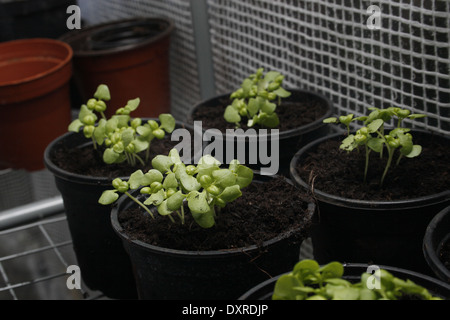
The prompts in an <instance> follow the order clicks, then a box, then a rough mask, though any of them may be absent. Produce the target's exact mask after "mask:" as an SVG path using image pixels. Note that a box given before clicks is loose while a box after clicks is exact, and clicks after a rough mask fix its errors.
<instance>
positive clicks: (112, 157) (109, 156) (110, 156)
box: [103, 148, 120, 164]
mask: <svg viewBox="0 0 450 320" xmlns="http://www.w3.org/2000/svg"><path fill="white" fill-rule="evenodd" d="M119 157H120V154H118V153H116V152H114V150H113V149H112V148H108V149H106V150H105V152H103V161H104V162H105V163H106V164H112V163H116V161H118V160H119Z"/></svg>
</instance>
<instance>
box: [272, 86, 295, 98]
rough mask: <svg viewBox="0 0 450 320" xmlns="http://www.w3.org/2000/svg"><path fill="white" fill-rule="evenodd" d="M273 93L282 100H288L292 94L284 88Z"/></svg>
mask: <svg viewBox="0 0 450 320" xmlns="http://www.w3.org/2000/svg"><path fill="white" fill-rule="evenodd" d="M273 93H275V94H276V95H277V96H279V97H281V98H287V97H290V96H291V93H290V92H289V91H287V90H285V89H283V88H281V87H280V88H278V89H277V90H275V91H274V92H273Z"/></svg>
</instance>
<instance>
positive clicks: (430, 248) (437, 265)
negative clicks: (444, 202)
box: [423, 206, 450, 282]
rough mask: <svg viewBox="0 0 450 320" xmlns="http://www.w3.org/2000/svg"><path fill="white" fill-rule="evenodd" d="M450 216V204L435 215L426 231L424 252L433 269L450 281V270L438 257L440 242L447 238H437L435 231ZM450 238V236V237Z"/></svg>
mask: <svg viewBox="0 0 450 320" xmlns="http://www.w3.org/2000/svg"><path fill="white" fill-rule="evenodd" d="M448 217H450V206H448V207H446V208H444V209H443V210H441V211H440V212H439V213H438V214H436V215H435V216H434V218H433V219H432V220H431V221H430V223H429V225H428V226H427V229H426V231H425V236H424V239H423V253H424V256H425V259H426V260H427V263H428V265H429V266H430V268H431V269H433V271H434V272H435V273H436V275H438V276H439V278H441V279H443V280H444V279H446V281H448V282H450V270H449V269H447V268H446V267H445V265H444V264H443V263H442V261H441V259H439V257H438V252H437V251H438V250H439V249H440V248H439V244H440V242H441V241H444V240H445V237H444V238H442V239H435V237H434V233H435V230H436V229H437V227H438V226H439V224H440V223H442V221H443V220H444V219H445V218H448ZM449 236H450V230H449V231H448V234H447V237H449ZM435 240H437V241H438V244H437V246H436V245H435ZM449 240H450V238H449Z"/></svg>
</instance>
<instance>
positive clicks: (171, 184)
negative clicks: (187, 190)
mask: <svg viewBox="0 0 450 320" xmlns="http://www.w3.org/2000/svg"><path fill="white" fill-rule="evenodd" d="M158 172H159V171H158ZM163 187H164V189H170V188H178V180H177V178H176V175H175V173H173V172H171V173H169V174H168V175H167V176H166V178H165V179H164V182H163Z"/></svg>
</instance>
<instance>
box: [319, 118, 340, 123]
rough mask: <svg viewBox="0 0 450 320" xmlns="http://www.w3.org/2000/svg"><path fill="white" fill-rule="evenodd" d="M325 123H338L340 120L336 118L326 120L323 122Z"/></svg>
mask: <svg viewBox="0 0 450 320" xmlns="http://www.w3.org/2000/svg"><path fill="white" fill-rule="evenodd" d="M322 122H323V123H338V119H337V118H336V117H331V118H326V119H324V120H323V121H322Z"/></svg>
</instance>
